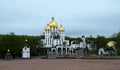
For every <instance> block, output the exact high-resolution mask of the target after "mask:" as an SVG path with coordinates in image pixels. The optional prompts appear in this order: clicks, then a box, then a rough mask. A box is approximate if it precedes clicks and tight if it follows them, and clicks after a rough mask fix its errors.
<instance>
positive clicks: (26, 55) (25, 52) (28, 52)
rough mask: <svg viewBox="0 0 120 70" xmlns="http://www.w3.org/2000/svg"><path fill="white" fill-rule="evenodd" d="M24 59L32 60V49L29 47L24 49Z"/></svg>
mask: <svg viewBox="0 0 120 70" xmlns="http://www.w3.org/2000/svg"><path fill="white" fill-rule="evenodd" d="M22 58H30V47H28V46H24V47H23V49H22Z"/></svg>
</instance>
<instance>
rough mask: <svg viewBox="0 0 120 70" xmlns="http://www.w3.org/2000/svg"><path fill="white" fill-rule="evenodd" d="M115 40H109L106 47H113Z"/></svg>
mask: <svg viewBox="0 0 120 70" xmlns="http://www.w3.org/2000/svg"><path fill="white" fill-rule="evenodd" d="M115 44H116V42H115V41H110V42H108V43H107V46H108V47H115Z"/></svg>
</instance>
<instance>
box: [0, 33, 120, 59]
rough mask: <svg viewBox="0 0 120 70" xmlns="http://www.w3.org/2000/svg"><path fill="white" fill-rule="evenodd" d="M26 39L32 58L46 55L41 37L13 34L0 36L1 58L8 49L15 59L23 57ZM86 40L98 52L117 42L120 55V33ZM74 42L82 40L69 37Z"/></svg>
mask: <svg viewBox="0 0 120 70" xmlns="http://www.w3.org/2000/svg"><path fill="white" fill-rule="evenodd" d="M26 39H27V40H28V44H29V45H30V48H31V56H38V55H44V49H43V43H42V42H41V39H40V36H27V35H15V34H14V33H11V34H7V35H0V58H4V57H5V54H6V53H7V50H8V49H9V50H10V52H11V54H12V56H13V58H17V57H21V55H22V48H23V47H24V44H25V40H26ZM86 39H87V40H91V41H94V43H95V44H96V45H97V50H98V49H99V48H100V47H105V46H106V44H107V43H108V42H109V41H115V42H116V43H117V45H116V48H117V51H118V54H119V55H120V32H118V33H116V34H114V35H113V36H112V37H109V38H106V37H104V36H99V35H98V36H97V37H96V38H94V37H92V36H90V37H87V38H86ZM72 40H80V38H79V37H78V38H70V37H69V41H70V42H71V41H72ZM96 53H97V51H96Z"/></svg>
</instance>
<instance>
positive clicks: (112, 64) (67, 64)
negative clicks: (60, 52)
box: [0, 59, 120, 70]
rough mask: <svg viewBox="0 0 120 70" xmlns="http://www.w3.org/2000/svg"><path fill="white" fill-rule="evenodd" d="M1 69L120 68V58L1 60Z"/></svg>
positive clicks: (103, 69)
mask: <svg viewBox="0 0 120 70" xmlns="http://www.w3.org/2000/svg"><path fill="white" fill-rule="evenodd" d="M0 70H120V60H119V59H117V60H113V59H112V60H107V59H99V60H98V59H15V60H0Z"/></svg>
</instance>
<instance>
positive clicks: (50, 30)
mask: <svg viewBox="0 0 120 70" xmlns="http://www.w3.org/2000/svg"><path fill="white" fill-rule="evenodd" d="M64 32H65V30H64V27H63V26H62V25H61V26H60V27H58V24H57V22H55V21H54V17H52V21H51V22H50V23H49V24H47V26H46V27H45V29H44V33H43V36H44V38H42V39H41V40H42V42H43V44H44V47H47V48H51V47H55V46H57V45H63V43H66V45H69V40H65V33H64Z"/></svg>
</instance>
